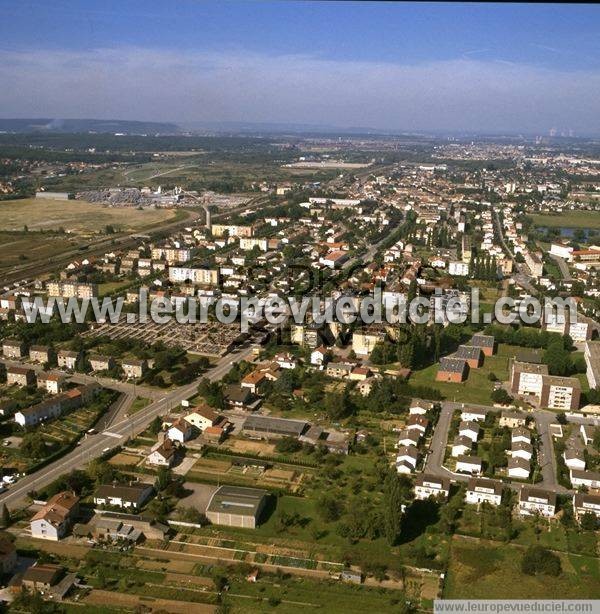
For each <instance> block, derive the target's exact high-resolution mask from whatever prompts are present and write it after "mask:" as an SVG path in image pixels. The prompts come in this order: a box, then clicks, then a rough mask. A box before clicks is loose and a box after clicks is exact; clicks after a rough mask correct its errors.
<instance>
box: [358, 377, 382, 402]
mask: <svg viewBox="0 0 600 614" xmlns="http://www.w3.org/2000/svg"><path fill="white" fill-rule="evenodd" d="M378 379H379V378H378V377H375V376H373V377H368V378H367V379H364V380H362V381H360V382H358V384H357V385H356V390H358V392H360V394H361V395H362V396H363V397H367V396H369V394H371V390H373V386H375V384H376V383H377V380H378Z"/></svg>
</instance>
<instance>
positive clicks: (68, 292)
mask: <svg viewBox="0 0 600 614" xmlns="http://www.w3.org/2000/svg"><path fill="white" fill-rule="evenodd" d="M46 291H47V292H48V296H62V297H63V298H79V299H84V298H92V297H94V296H98V286H97V285H96V284H88V283H79V282H77V281H49V282H47V283H46Z"/></svg>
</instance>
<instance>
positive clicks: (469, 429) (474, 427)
mask: <svg viewBox="0 0 600 614" xmlns="http://www.w3.org/2000/svg"><path fill="white" fill-rule="evenodd" d="M458 435H459V437H468V438H469V439H470V440H471V441H472V442H476V441H477V439H478V437H479V424H477V422H467V421H463V422H461V423H460V424H459V426H458Z"/></svg>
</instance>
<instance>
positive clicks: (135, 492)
mask: <svg viewBox="0 0 600 614" xmlns="http://www.w3.org/2000/svg"><path fill="white" fill-rule="evenodd" d="M153 491H154V489H153V488H152V485H151V484H144V483H143V482H130V483H127V484H103V485H101V486H98V488H97V489H96V494H95V495H94V503H95V504H96V505H114V506H115V507H121V508H131V509H138V508H140V507H141V506H142V505H144V503H145V502H146V501H147V500H148V499H149V498H150V497H151V496H152V493H153Z"/></svg>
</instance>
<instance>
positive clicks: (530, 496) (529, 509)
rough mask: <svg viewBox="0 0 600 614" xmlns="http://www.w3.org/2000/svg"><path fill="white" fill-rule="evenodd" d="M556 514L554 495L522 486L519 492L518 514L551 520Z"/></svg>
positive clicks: (546, 491)
mask: <svg viewBox="0 0 600 614" xmlns="http://www.w3.org/2000/svg"><path fill="white" fill-rule="evenodd" d="M555 513H556V493H554V492H550V491H548V490H542V489H541V488H532V487H531V486H522V487H521V490H520V491H519V514H521V516H535V515H536V514H539V515H540V516H545V517H546V518H552V516H554V514H555Z"/></svg>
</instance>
